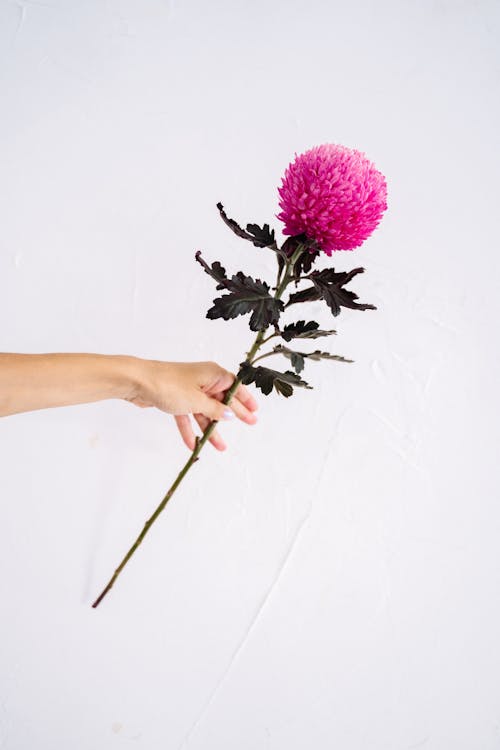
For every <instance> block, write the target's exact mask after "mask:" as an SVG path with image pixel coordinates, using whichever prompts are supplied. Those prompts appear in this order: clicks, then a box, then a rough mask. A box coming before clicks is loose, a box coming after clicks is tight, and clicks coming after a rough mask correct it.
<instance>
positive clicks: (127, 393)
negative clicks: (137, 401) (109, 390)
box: [108, 354, 148, 401]
mask: <svg viewBox="0 0 500 750" xmlns="http://www.w3.org/2000/svg"><path fill="white" fill-rule="evenodd" d="M108 356H109V363H110V365H111V367H110V371H111V379H112V384H113V385H112V387H113V393H114V397H115V398H119V399H124V400H126V401H130V400H131V399H134V398H138V397H140V395H141V393H142V392H143V390H144V383H145V380H146V375H145V373H146V370H147V363H148V360H146V359H141V358H140V357H133V356H128V355H121V354H114V355H113V354H112V355H108Z"/></svg>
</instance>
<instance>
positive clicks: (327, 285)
mask: <svg viewBox="0 0 500 750" xmlns="http://www.w3.org/2000/svg"><path fill="white" fill-rule="evenodd" d="M364 270H365V269H364V268H354V269H353V270H352V271H347V272H345V271H343V272H340V273H338V272H336V271H335V269H334V268H325V269H323V270H322V271H312V273H310V274H309V275H308V277H307V278H308V279H310V280H311V281H312V283H313V286H312V287H308V288H307V289H302V290H301V291H300V292H296V293H295V294H291V295H290V298H289V300H288V302H287V304H286V307H288V305H293V304H294V303H296V302H312V301H315V300H318V299H324V300H325V302H326V304H327V305H328V307H329V308H330V310H331V311H332V313H333V315H338V314H339V313H340V309H341V307H348V308H351V309H352V310H376V309H377V308H376V307H375V305H366V304H361V303H359V302H356V300H357V299H358V295H357V294H355V292H351V291H349V290H348V289H344V285H345V284H347V283H348V282H349V281H351V279H352V278H354V276H356V275H357V274H358V273H363V271H364Z"/></svg>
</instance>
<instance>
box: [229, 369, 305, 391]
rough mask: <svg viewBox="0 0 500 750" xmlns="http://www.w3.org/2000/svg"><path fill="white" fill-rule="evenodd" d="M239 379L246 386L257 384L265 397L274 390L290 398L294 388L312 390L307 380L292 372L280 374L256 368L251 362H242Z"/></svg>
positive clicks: (276, 371)
mask: <svg viewBox="0 0 500 750" xmlns="http://www.w3.org/2000/svg"><path fill="white" fill-rule="evenodd" d="M238 378H239V379H240V380H241V382H242V383H244V384H245V385H249V384H250V383H255V385H256V386H257V388H260V390H261V391H262V393H264V395H266V396H268V395H269V394H270V393H271V391H272V390H273V388H274V389H275V391H276V392H277V393H281V394H282V395H283V396H285V397H286V398H288V397H289V396H291V395H292V393H293V389H294V387H297V386H299V387H301V388H312V386H310V385H309V384H308V383H306V381H305V380H302V378H301V377H300V376H299V375H297V374H296V373H295V372H292V371H291V370H287V371H286V372H278V370H272V369H271V368H270V367H261V366H257V367H254V366H253V365H251V364H250V363H249V362H246V361H245V362H242V363H241V364H240V369H239V371H238Z"/></svg>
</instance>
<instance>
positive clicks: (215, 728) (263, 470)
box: [0, 0, 500, 750]
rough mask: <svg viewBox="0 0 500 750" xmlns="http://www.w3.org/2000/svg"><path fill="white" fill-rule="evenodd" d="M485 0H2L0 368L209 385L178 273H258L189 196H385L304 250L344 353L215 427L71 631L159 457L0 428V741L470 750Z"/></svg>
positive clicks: (130, 447)
mask: <svg viewBox="0 0 500 750" xmlns="http://www.w3.org/2000/svg"><path fill="white" fill-rule="evenodd" d="M499 8H500V6H499V4H498V2H494V1H493V0H492V1H491V2H488V1H487V0H477V1H476V2H473V0H461V1H459V0H457V1H456V2H452V1H451V0H439V1H438V0H434V1H431V0H423V1H422V2H409V1H408V0H407V1H406V2H402V1H401V0H394V1H392V0H382V1H379V2H370V1H369V0H354V1H352V0H351V2H349V3H347V2H340V0H336V1H335V2H326V1H325V2H320V1H319V0H310V1H309V2H307V3H301V2H285V1H284V0H279V1H274V2H264V1H263V0H254V2H252V3H246V2H245V3H243V2H230V1H229V0H226V1H225V2H220V1H215V2H211V3H205V2H201V0H196V1H195V0H190V1H189V0H188V1H186V2H181V1H180V0H179V1H177V2H175V1H174V0H171V1H170V2H166V1H165V2H160V1H159V0H156V1H155V0H142V1H139V0H128V1H121V2H119V1H118V0H108V2H96V1H84V0H80V1H79V2H78V1H77V0H67V1H66V0H54V2H52V0H46V1H45V2H34V1H33V2H31V1H29V0H18V1H17V2H10V1H7V0H1V2H0V50H1V80H0V90H1V99H2V105H1V106H2V116H1V123H0V130H1V149H2V151H1V168H0V191H1V195H0V201H1V229H0V273H1V277H0V279H1V281H0V290H1V294H0V313H1V321H2V326H1V341H0V349H1V350H2V351H15V352H51V351H90V352H109V353H128V354H135V355H140V356H147V357H154V358H162V359H179V360H197V359H215V360H217V361H219V362H220V363H221V364H223V365H224V366H226V367H228V368H230V369H234V368H235V367H237V364H238V362H240V361H241V358H242V354H243V352H244V351H246V349H247V348H248V344H249V341H250V336H251V334H250V332H249V330H248V327H247V323H246V320H245V319H242V318H240V319H238V320H237V321H234V322H232V323H223V322H221V321H209V320H207V319H205V317H204V315H205V312H206V310H207V308H208V307H209V306H210V304H211V300H212V298H213V297H214V285H213V283H212V281H211V280H210V279H209V278H208V277H207V276H206V275H205V274H204V273H203V271H202V269H201V268H200V267H199V266H198V265H197V264H196V263H195V261H194V252H195V250H196V249H198V248H200V249H202V250H203V251H204V255H205V257H206V258H207V260H214V259H216V258H219V259H220V260H221V261H223V262H224V264H225V265H226V267H228V268H230V269H232V270H238V269H240V268H241V269H244V270H247V271H248V272H249V273H253V274H269V272H270V271H271V270H272V269H273V263H274V259H273V257H272V256H271V254H266V252H265V251H259V250H257V249H255V248H253V247H252V246H251V245H249V244H247V243H244V242H243V241H241V240H238V239H237V238H235V237H234V236H233V235H232V234H231V233H230V231H229V230H228V229H227V227H225V226H224V224H223V223H222V221H221V219H220V218H219V216H218V213H217V209H216V207H215V204H216V203H217V201H219V200H221V201H222V202H223V203H224V205H225V207H226V210H227V211H228V213H229V215H230V216H234V218H236V219H238V220H240V221H241V222H242V223H246V222H248V221H257V222H265V221H267V222H270V223H271V224H273V225H274V226H275V227H276V228H277V229H278V230H279V222H278V221H277V220H276V219H275V218H274V214H275V213H277V212H278V210H279V208H278V205H277V192H276V188H277V185H278V184H279V181H280V178H281V174H282V172H283V171H284V169H285V167H286V165H287V164H288V162H289V161H290V160H291V159H292V158H293V156H294V153H295V152H298V153H299V152H301V151H303V150H305V149H306V148H309V147H311V146H313V145H318V144H320V143H324V142H337V143H344V144H346V145H348V146H351V147H355V148H359V149H361V150H363V151H365V152H366V153H367V154H368V156H369V157H370V158H371V159H372V160H373V161H375V163H376V164H377V166H378V167H379V168H380V169H381V170H382V171H383V172H384V173H385V174H386V175H387V179H388V186H389V211H388V213H387V214H386V216H385V218H384V220H383V222H382V224H381V226H380V228H379V229H378V230H377V232H376V233H375V234H374V236H373V237H372V238H371V239H369V240H368V241H367V242H366V244H365V245H364V246H363V247H362V248H361V249H359V250H357V251H355V252H354V253H339V254H337V255H335V257H334V261H335V263H336V265H337V267H338V268H339V269H346V270H347V269H349V268H351V267H353V266H354V265H363V266H365V267H366V269H367V273H366V274H365V275H364V277H362V278H360V279H359V280H357V281H356V284H355V285H354V288H355V289H356V290H357V291H358V292H359V293H360V296H362V299H363V300H364V301H368V302H373V303H375V304H376V305H378V308H379V309H378V311H377V312H367V313H361V312H354V311H343V312H342V315H341V316H340V318H338V319H337V320H336V321H335V322H336V323H337V324H338V329H339V335H338V337H337V338H336V339H335V340H333V341H332V342H331V343H332V345H333V346H334V347H335V349H334V350H335V351H337V352H338V353H341V354H344V355H346V356H351V357H352V358H354V359H355V360H356V364H354V365H340V364H336V363H322V364H317V363H311V364H310V365H309V366H308V367H307V371H306V376H307V379H308V380H310V382H311V383H312V384H313V385H314V387H315V390H313V391H304V392H298V393H297V394H296V395H295V396H294V397H293V399H290V400H289V401H286V400H285V399H282V398H280V397H278V396H272V397H269V398H268V399H266V398H265V397H264V396H262V395H261V394H259V402H260V419H259V423H258V425H257V426H255V427H248V426H246V425H243V424H241V423H237V424H229V425H223V427H222V428H221V429H222V430H223V432H224V435H225V436H226V437H227V439H228V442H229V448H228V450H227V452H226V453H225V454H219V453H217V452H216V451H215V450H214V449H213V448H212V447H211V446H210V445H209V446H207V447H206V448H205V450H204V452H203V454H202V459H201V460H200V462H199V463H198V464H197V465H196V467H195V468H194V470H193V471H192V472H191V475H190V476H189V478H188V480H187V481H186V483H185V484H184V485H183V486H182V488H181V490H180V491H179V492H178V493H177V494H176V496H175V499H174V500H173V501H172V502H171V503H170V504H169V506H168V508H167V510H166V512H165V514H164V515H163V517H162V519H161V521H160V522H159V523H158V525H157V527H156V528H155V530H154V531H153V532H152V533H151V534H150V536H149V537H148V539H147V543H145V545H144V546H143V548H142V549H141V551H140V553H138V554H137V556H136V558H135V559H134V560H133V562H132V563H131V564H130V566H129V567H128V569H127V570H126V573H125V574H124V575H123V577H122V579H121V580H120V582H119V584H117V586H116V588H115V589H114V591H113V592H112V594H111V595H110V596H109V598H108V599H107V600H106V601H105V603H104V604H103V605H102V606H101V607H100V608H99V609H98V610H96V611H94V610H92V609H91V607H90V603H91V601H92V599H93V597H94V596H95V595H96V594H97V593H98V592H99V590H100V588H101V586H102V585H103V584H104V583H105V581H106V580H107V577H108V576H109V574H110V572H111V571H112V569H113V567H114V566H115V565H116V563H117V562H118V560H119V559H120V557H121V555H122V553H123V552H124V551H125V549H126V548H127V546H128V545H129V543H130V542H131V540H132V539H133V538H134V536H135V535H136V533H137V532H138V530H139V529H140V528H141V526H142V523H143V521H144V519H145V517H146V516H147V515H148V514H149V513H150V512H151V510H152V509H153V508H154V507H155V506H156V504H157V502H158V501H159V499H160V498H161V496H162V494H163V492H164V490H165V488H166V487H167V486H168V485H169V484H170V482H171V480H172V479H173V477H174V476H175V474H176V473H177V471H178V468H179V467H180V465H181V463H182V462H183V461H184V460H185V459H186V457H187V449H186V448H185V447H184V446H183V444H182V443H181V441H180V438H179V436H178V434H177V431H176V428H175V425H174V422H173V419H172V418H171V417H168V416H166V415H163V414H161V413H160V412H153V411H152V410H150V411H141V410H139V409H137V408H135V407H133V406H132V405H130V404H126V403H121V402H118V401H113V402H107V403H99V404H93V405H84V406H74V407H69V408H64V409H54V410H47V411H39V412H34V413H29V414H22V415H17V416H13V417H8V418H5V419H3V420H0V449H1V462H2V469H1V478H0V482H1V498H2V499H1V511H0V512H1V524H0V561H1V571H2V572H1V576H0V599H1V602H2V628H1V630H2V636H1V646H0V660H1V677H0V747H1V748H2V750H4V749H5V750H34V749H35V748H36V749H37V750H40V749H42V748H43V749H44V750H45V748H47V750H68V748H71V749H72V750H89V749H90V748H96V750H108V748H109V749H111V748H115V747H127V746H129V745H131V746H136V747H141V748H145V749H147V750H157V749H158V750H159V749H160V748H161V749H162V750H171V749H172V750H181V748H183V749H186V748H189V750H212V748H213V749H214V750H233V749H234V748H238V750H256V749H257V748H259V749H260V748H266V750H303V749H304V748H309V747H310V748H315V749H318V750H323V749H325V750H327V749H328V750H329V749H330V748H338V749H339V750H407V749H408V750H410V748H417V747H418V748H421V747H425V749H426V750H493V749H495V750H496V749H497V748H498V747H499V746H500V678H499V675H500V651H499V648H498V633H499V632H500V600H499V586H500V566H499V563H500V552H499V543H498V540H499V534H500V505H499V494H498V468H497V464H498V448H499V437H500V435H499V428H498V406H499V397H498V382H499V348H498V332H497V327H498V316H499V313H500V303H499V297H498V281H499V279H498V275H499V274H498V270H499V269H498V265H499V264H498V249H499V248H498V239H497V235H498V198H499V196H498V174H499V167H500V164H499V161H500V159H499V152H498V148H497V147H498V140H497V139H498V129H499V125H500V123H499V103H498V102H499V100H498V93H499V91H498V89H499V86H498V84H499V52H498V43H499V20H500V19H499ZM303 309H304V310H305V308H303ZM301 312H302V311H301ZM310 312H311V315H312V316H314V315H315V314H316V315H317V316H318V319H319V320H320V321H321V323H322V324H326V325H331V324H332V322H333V321H332V318H331V316H330V315H329V313H328V310H327V309H326V308H324V307H323V305H320V304H317V305H312V306H311V307H310ZM290 317H292V318H293V317H294V316H290ZM328 343H330V342H328ZM325 348H326V344H325Z"/></svg>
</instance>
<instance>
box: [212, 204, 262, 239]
mask: <svg viewBox="0 0 500 750" xmlns="http://www.w3.org/2000/svg"><path fill="white" fill-rule="evenodd" d="M217 208H218V209H219V213H220V215H221V217H222V219H223V221H224V223H225V224H227V226H228V227H229V229H230V230H231V231H232V232H234V233H235V234H236V235H237V236H238V237H242V238H243V239H244V240H250V242H252V243H253V244H254V245H255V247H270V246H272V245H276V241H275V237H274V229H270V228H269V224H264V226H263V227H260V226H259V225H258V224H247V226H246V230H245V229H242V228H241V227H240V225H239V224H238V222H236V221H235V220H234V219H230V218H229V216H228V215H227V214H226V212H225V211H224V206H223V205H222V203H220V202H219V203H217Z"/></svg>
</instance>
